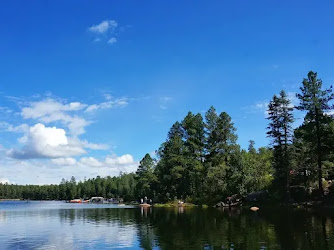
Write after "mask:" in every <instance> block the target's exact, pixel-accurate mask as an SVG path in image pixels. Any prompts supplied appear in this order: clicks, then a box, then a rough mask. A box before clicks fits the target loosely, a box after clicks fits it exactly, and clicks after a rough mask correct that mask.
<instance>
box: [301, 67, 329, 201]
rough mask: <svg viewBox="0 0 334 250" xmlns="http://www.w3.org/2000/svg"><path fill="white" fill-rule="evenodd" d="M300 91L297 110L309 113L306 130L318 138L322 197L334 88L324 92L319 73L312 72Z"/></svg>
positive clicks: (317, 147) (319, 182) (318, 166)
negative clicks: (324, 148) (328, 127)
mask: <svg viewBox="0 0 334 250" xmlns="http://www.w3.org/2000/svg"><path fill="white" fill-rule="evenodd" d="M300 91H301V94H297V95H296V96H297V97H298V99H299V101H300V103H299V105H298V106H297V109H298V110H301V111H307V114H306V116H305V119H304V125H305V128H306V127H307V130H308V131H309V133H314V135H315V137H316V145H315V154H316V155H317V170H318V185H319V191H320V193H321V195H322V194H323V186H322V177H323V175H322V161H323V153H322V150H323V147H324V140H325V137H326V132H325V130H326V129H325V127H326V124H327V125H328V123H329V117H328V116H327V115H326V112H328V111H330V110H331V109H332V108H333V107H332V106H331V105H330V104H329V102H330V101H331V100H332V99H333V98H334V94H333V93H332V86H331V87H330V88H328V89H325V90H322V80H321V79H318V78H317V73H315V72H312V71H310V72H309V73H308V75H307V78H304V80H303V86H302V87H301V88H300Z"/></svg>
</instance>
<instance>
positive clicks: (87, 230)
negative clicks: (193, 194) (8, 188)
mask: <svg viewBox="0 0 334 250" xmlns="http://www.w3.org/2000/svg"><path fill="white" fill-rule="evenodd" d="M0 248H1V249H116V248H118V249H119V248H123V249H141V248H145V249H303V250H304V249H334V211H333V210H331V209H327V210H304V209H282V208H274V209H273V208H262V209H260V210H259V211H258V212H255V213H254V212H251V211H249V210H248V209H237V210H219V209H213V208H212V209H211V208H209V209H200V208H190V209H180V208H176V209H165V208H150V209H140V208H138V207H133V206H117V205H94V204H69V203H63V202H48V201H44V202H34V201H31V202H28V203H25V202H0Z"/></svg>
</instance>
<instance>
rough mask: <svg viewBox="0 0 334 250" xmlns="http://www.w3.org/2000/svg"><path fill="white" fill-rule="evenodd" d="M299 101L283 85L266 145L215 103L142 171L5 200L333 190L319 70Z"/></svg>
mask: <svg viewBox="0 0 334 250" xmlns="http://www.w3.org/2000/svg"><path fill="white" fill-rule="evenodd" d="M296 97H297V99H298V101H299V103H298V104H297V105H295V106H294V105H292V103H291V100H290V99H289V98H288V95H287V94H286V93H285V91H284V90H282V91H281V92H280V93H279V94H278V95H274V96H273V97H272V99H271V101H270V103H269V105H268V109H267V119H268V127H267V136H268V137H269V138H270V139H271V143H270V145H268V146H267V147H260V148H258V149H256V148H255V142H254V141H253V140H251V141H249V146H248V149H247V150H246V149H242V148H241V147H240V145H239V144H238V143H237V138H238V137H237V134H236V128H235V126H234V124H233V121H232V118H231V117H230V116H229V114H227V113H226V112H221V113H219V112H217V110H216V109H215V108H214V107H213V106H211V107H210V108H209V110H208V111H207V112H206V113H205V115H204V117H203V116H202V115H201V114H200V113H197V114H194V113H192V112H188V114H187V115H186V116H185V117H184V118H183V120H181V121H177V122H175V123H174V124H173V125H172V127H171V128H170V130H169V131H168V134H167V139H166V141H165V142H164V143H162V144H161V146H160V148H159V149H158V150H157V151H156V155H155V157H152V156H151V155H150V154H146V155H145V156H144V158H143V159H142V160H141V161H140V164H139V167H138V169H137V171H136V173H129V174H126V173H122V174H120V176H117V177H110V176H108V177H104V178H101V177H99V176H98V177H96V178H93V179H88V180H84V181H80V182H76V181H75V178H74V177H72V179H71V180H69V181H67V180H64V179H63V180H62V182H61V183H60V184H59V185H44V186H37V185H25V186H23V185H8V184H0V198H25V199H53V200H68V199H73V198H77V197H82V198H89V197H91V196H103V197H123V198H125V200H138V199H139V198H141V197H144V196H147V197H149V198H152V199H153V200H154V201H156V202H167V201H169V200H174V199H182V200H185V201H188V202H193V203H196V204H204V203H205V204H213V203H215V202H217V201H220V200H222V199H223V198H224V197H226V196H230V195H232V194H241V195H247V194H249V193H251V192H254V191H259V190H269V191H270V192H271V194H272V195H273V197H275V199H277V200H290V199H291V198H292V196H293V194H294V192H295V190H296V187H298V188H299V189H303V190H305V191H306V192H308V193H310V191H312V192H313V193H314V195H317V196H320V197H321V196H323V195H324V194H326V193H327V192H328V186H329V184H328V182H327V180H331V179H332V178H333V177H334V176H333V174H334V173H333V165H334V164H333V158H334V152H333V151H334V120H333V116H332V113H331V112H332V108H333V106H332V105H331V104H330V103H331V101H332V99H333V97H334V95H333V93H332V87H330V88H328V89H324V88H323V86H322V81H321V79H318V77H317V73H315V72H312V71H310V72H309V73H308V75H307V77H306V78H305V79H303V82H302V86H301V87H300V92H299V93H297V94H296ZM294 110H300V111H303V112H304V114H305V116H304V119H303V123H302V124H301V125H300V126H298V127H297V128H293V123H294V121H295V117H294Z"/></svg>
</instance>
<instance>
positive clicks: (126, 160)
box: [105, 154, 134, 166]
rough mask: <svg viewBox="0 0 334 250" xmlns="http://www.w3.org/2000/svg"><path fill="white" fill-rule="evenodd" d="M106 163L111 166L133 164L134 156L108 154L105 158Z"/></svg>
mask: <svg viewBox="0 0 334 250" xmlns="http://www.w3.org/2000/svg"><path fill="white" fill-rule="evenodd" d="M105 162H106V164H109V165H111V166H115V165H116V166H118V165H129V164H133V163H134V160H133V156H132V155H130V154H125V155H122V156H120V157H117V156H107V158H106V160H105Z"/></svg>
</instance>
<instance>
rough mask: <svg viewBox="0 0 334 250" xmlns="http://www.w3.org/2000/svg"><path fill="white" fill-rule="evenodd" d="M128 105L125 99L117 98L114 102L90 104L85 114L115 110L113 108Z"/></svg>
mask: <svg viewBox="0 0 334 250" xmlns="http://www.w3.org/2000/svg"><path fill="white" fill-rule="evenodd" d="M128 104H129V102H128V99H127V98H118V99H115V100H109V101H106V102H102V103H99V104H92V105H90V106H88V107H87V108H86V110H85V111H86V112H93V111H96V110H98V109H110V108H115V107H125V106H127V105H128Z"/></svg>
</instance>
